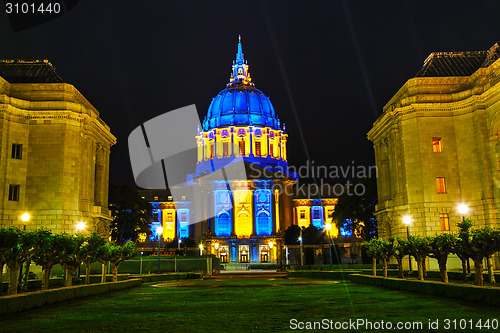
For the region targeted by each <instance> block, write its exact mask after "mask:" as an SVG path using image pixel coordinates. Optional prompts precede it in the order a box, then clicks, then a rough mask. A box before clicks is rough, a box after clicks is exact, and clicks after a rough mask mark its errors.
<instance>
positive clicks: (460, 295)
mask: <svg viewBox="0 0 500 333" xmlns="http://www.w3.org/2000/svg"><path fill="white" fill-rule="evenodd" d="M348 279H349V280H350V281H352V282H358V283H363V284H370V285H374V286H379V287H385V288H390V289H396V290H404V291H412V292H418V293H423V294H428V295H433V296H442V297H448V298H455V299H460V300H464V301H469V302H474V303H481V304H487V305H493V306H500V289H499V288H492V287H479V286H470V285H457V284H447V283H443V282H433V281H416V280H407V279H397V278H384V277H378V276H370V275H361V274H350V275H349V276H348Z"/></svg>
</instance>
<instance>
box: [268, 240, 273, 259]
mask: <svg viewBox="0 0 500 333" xmlns="http://www.w3.org/2000/svg"><path fill="white" fill-rule="evenodd" d="M273 247H274V243H273V242H272V241H270V242H269V262H270V263H273Z"/></svg>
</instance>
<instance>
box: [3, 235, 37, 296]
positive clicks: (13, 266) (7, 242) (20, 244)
mask: <svg viewBox="0 0 500 333" xmlns="http://www.w3.org/2000/svg"><path fill="white" fill-rule="evenodd" d="M32 248H33V239H32V237H28V232H26V231H21V230H19V229H17V228H15V227H8V228H2V229H0V258H1V260H0V262H3V263H5V264H6V265H7V267H9V287H8V289H7V293H8V294H9V295H14V294H17V285H18V280H19V269H20V268H21V266H22V264H23V263H24V262H25V261H26V260H27V258H28V257H29V256H30V254H31V251H32Z"/></svg>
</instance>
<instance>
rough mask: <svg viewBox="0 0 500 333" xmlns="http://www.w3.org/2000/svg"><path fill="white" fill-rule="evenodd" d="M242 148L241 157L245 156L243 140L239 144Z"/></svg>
mask: <svg viewBox="0 0 500 333" xmlns="http://www.w3.org/2000/svg"><path fill="white" fill-rule="evenodd" d="M238 144H239V147H240V156H245V153H246V152H245V141H243V140H241V141H239V142H238Z"/></svg>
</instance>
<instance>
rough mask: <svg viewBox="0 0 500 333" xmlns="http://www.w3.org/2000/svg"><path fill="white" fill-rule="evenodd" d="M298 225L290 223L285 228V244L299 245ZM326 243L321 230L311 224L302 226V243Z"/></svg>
mask: <svg viewBox="0 0 500 333" xmlns="http://www.w3.org/2000/svg"><path fill="white" fill-rule="evenodd" d="M299 237H300V227H299V226H298V225H295V224H294V225H291V226H290V227H288V228H287V229H286V230H285V245H299V244H300V241H299ZM325 242H326V243H328V238H326V236H325V233H324V232H323V230H321V229H318V228H316V227H315V226H313V225H310V226H308V227H307V228H302V244H303V245H315V244H324V243H325Z"/></svg>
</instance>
